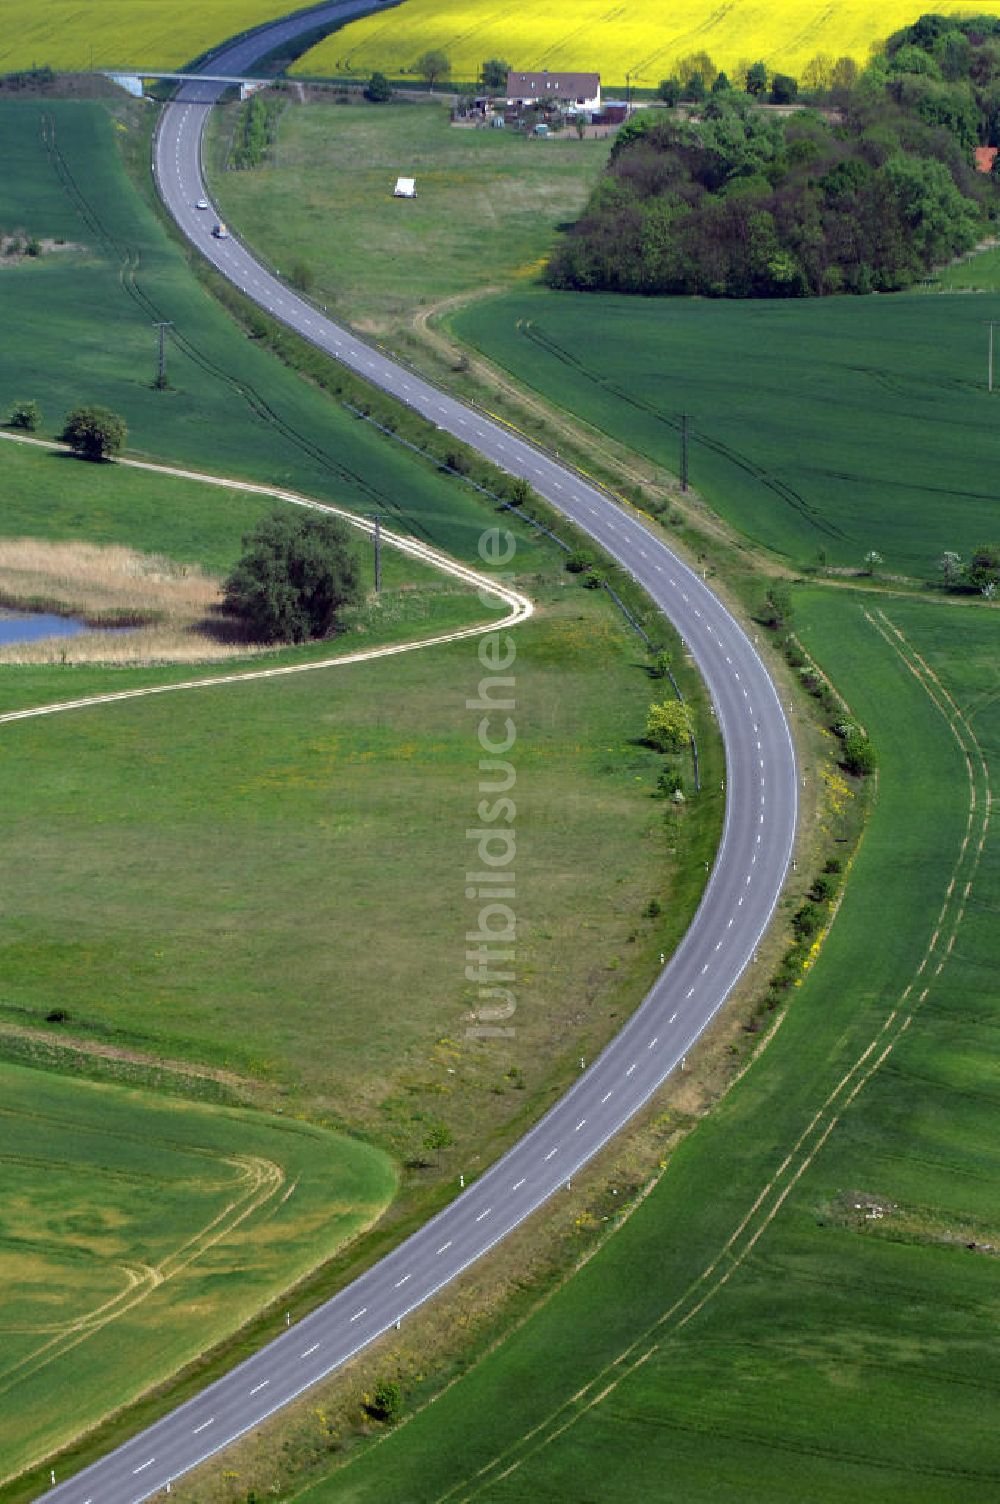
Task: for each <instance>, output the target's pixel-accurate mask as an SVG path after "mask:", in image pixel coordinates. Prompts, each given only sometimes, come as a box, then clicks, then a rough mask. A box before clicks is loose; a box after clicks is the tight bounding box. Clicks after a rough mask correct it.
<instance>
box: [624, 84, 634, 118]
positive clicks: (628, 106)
mask: <svg viewBox="0 0 1000 1504" xmlns="http://www.w3.org/2000/svg"><path fill="white" fill-rule="evenodd" d="M631 115H632V75H631V73H626V75H625V119H626V120H628V119H630V118H631Z"/></svg>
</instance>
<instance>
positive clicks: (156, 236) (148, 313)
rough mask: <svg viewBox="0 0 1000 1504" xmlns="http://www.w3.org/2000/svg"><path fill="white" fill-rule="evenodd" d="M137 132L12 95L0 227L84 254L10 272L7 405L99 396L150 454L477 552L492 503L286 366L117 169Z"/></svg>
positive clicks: (0, 118)
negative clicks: (165, 334)
mask: <svg viewBox="0 0 1000 1504" xmlns="http://www.w3.org/2000/svg"><path fill="white" fill-rule="evenodd" d="M138 130H139V126H138V125H137V124H136V115H135V113H134V111H133V110H132V109H131V108H130V107H129V108H124V107H123V109H122V112H121V118H120V119H119V120H118V122H117V125H115V124H113V122H112V120H111V118H110V117H109V113H108V111H107V110H105V109H104V108H103V107H102V106H100V105H96V104H84V103H66V102H58V101H56V102H53V103H51V104H48V103H47V104H44V105H43V104H40V103H39V102H38V101H0V131H2V135H3V140H4V143H5V147H6V150H7V153H8V160H7V168H6V170H5V172H4V174H3V178H2V180H0V224H11V225H13V224H16V225H21V226H23V227H24V228H25V229H26V230H27V231H29V232H30V233H32V234H36V235H38V236H39V237H45V236H48V237H52V238H56V237H59V236H62V237H64V238H65V239H66V240H67V241H69V242H72V243H74V244H78V245H80V246H82V247H83V248H84V249H83V250H81V251H80V252H78V253H74V252H66V251H64V252H59V253H53V254H52V255H50V256H46V257H42V258H39V259H38V260H37V261H31V260H28V261H26V262H24V263H23V264H21V265H19V266H9V267H4V268H3V269H2V277H0V318H2V321H3V329H4V338H3V340H2V341H0V415H3V416H6V413H7V412H8V411H9V409H10V405H11V404H12V403H13V402H14V401H15V399H17V398H21V397H33V398H35V399H36V400H37V401H38V402H39V403H40V405H41V407H42V411H43V415H44V420H45V421H44V430H45V432H46V433H54V432H56V431H58V429H59V428H60V427H61V426H62V419H63V417H64V415H65V413H66V412H67V411H68V410H69V409H70V408H71V407H73V406H75V405H77V404H78V403H80V402H83V401H92V402H101V403H104V404H105V405H107V406H109V407H112V408H114V409H115V410H116V411H118V412H120V413H122V415H123V416H124V417H125V418H126V420H127V422H128V425H129V441H128V442H129V448H130V449H131V450H132V451H134V452H136V453H138V454H141V455H145V456H148V457H152V458H156V459H166V460H169V461H170V462H171V463H173V464H190V465H195V466H199V467H201V468H206V469H211V470H213V471H215V472H216V473H218V474H229V475H233V474H235V475H241V476H246V477H247V478H248V479H251V480H255V481H265V482H270V483H271V484H275V485H288V486H291V487H293V488H295V489H298V490H301V491H305V492H306V493H307V494H309V495H313V496H317V497H319V498H320V499H327V500H332V501H336V502H338V503H339V504H341V505H345V506H348V507H350V508H352V509H353V510H356V511H360V512H364V513H366V514H371V513H372V512H374V511H379V512H381V513H382V515H383V518H384V519H385V521H386V523H387V525H391V526H396V527H398V528H400V529H401V530H403V531H409V532H416V533H418V534H419V535H420V536H422V537H424V538H426V539H427V540H428V541H431V542H434V543H436V544H437V545H438V546H439V547H442V548H445V549H446V550H448V551H449V552H451V553H454V554H458V555H459V556H461V557H466V558H469V559H472V558H474V557H475V555H476V544H477V541H478V538H479V534H480V532H481V530H482V526H483V516H484V512H483V507H482V504H481V503H480V502H479V501H478V500H477V499H476V498H475V497H474V495H473V493H472V492H471V491H470V490H469V489H468V488H467V487H464V486H462V485H461V484H460V483H459V482H457V481H454V480H451V479H449V478H448V477H446V476H445V475H443V474H441V473H438V472H435V471H434V470H433V469H431V468H430V467H429V466H428V467H425V466H423V465H420V464H415V463H414V462H413V460H412V459H411V457H410V456H409V455H408V454H407V453H406V452H405V451H404V450H403V449H402V448H401V447H400V446H398V445H395V444H393V443H391V442H389V441H387V440H386V439H384V438H383V437H382V436H381V435H379V434H378V433H377V432H375V431H374V430H372V429H371V428H370V427H369V426H368V425H366V424H363V423H359V422H358V420H357V419H356V418H355V417H353V416H351V415H350V414H349V413H347V412H346V411H344V410H343V408H341V407H340V406H339V405H338V404H337V403H336V402H334V401H331V400H330V398H329V397H327V396H325V395H324V394H322V393H321V392H320V391H318V390H317V389H315V388H314V387H312V386H310V385H309V384H307V383H306V382H305V381H303V380H302V379H301V378H300V377H298V376H297V375H295V374H294V373H293V372H292V371H291V370H290V369H288V368H287V367H285V366H283V365H281V364H280V363H279V362H278V361H276V360H274V359H273V358H272V357H271V356H270V355H269V354H268V353H267V352H266V351H264V350H263V349H261V348H259V347H258V346H257V344H256V343H255V342H254V341H253V340H251V339H248V338H247V336H246V335H245V334H243V333H242V332H241V331H240V330H239V329H238V328H236V327H235V325H234V324H233V323H232V321H231V320H230V318H229V317H228V316H227V314H226V313H224V312H223V310H222V309H221V308H220V307H219V305H218V304H217V303H216V302H215V301H214V300H213V299H212V297H211V296H210V295H209V294H208V293H207V292H206V291H205V290H204V289H203V288H202V287H200V286H199V285H198V283H197V282H196V281H195V279H194V278H193V277H192V276H191V273H190V271H189V269H188V267H187V265H186V263H185V260H184V257H183V255H182V253H181V251H180V250H179V249H178V248H177V247H176V246H175V245H174V244H173V243H172V242H171V241H170V240H169V239H168V238H167V236H166V234H165V233H164V231H163V229H162V227H161V225H160V224H159V222H158V221H157V219H156V217H155V215H154V214H153V213H152V212H151V210H149V209H148V208H147V207H146V206H145V204H144V203H143V202H142V201H141V200H140V199H139V197H138V196H137V195H136V194H135V193H134V191H133V190H132V187H131V185H130V183H129V180H128V178H127V176H126V174H125V171H124V169H123V167H122V163H121V160H120V158H119V155H118V151H117V149H116V145H115V135H116V133H117V134H119V135H122V136H128V135H129V132H137V131H138ZM43 131H44V132H45V136H43ZM53 131H54V136H55V146H52V141H51V138H52V133H53ZM47 142H48V144H47ZM206 233H207V231H206ZM154 318H165V319H171V320H172V321H173V324H174V331H173V334H172V336H171V344H170V347H169V350H168V376H169V379H170V381H171V383H172V387H173V390H170V391H167V392H159V391H156V390H155V389H154V387H153V381H154V378H155V375H156V333H155V330H154V329H153V328H152V323H151V321H152V320H153V319H154ZM265 396H266V406H265V405H262V401H261V399H263V398H264V397H265Z"/></svg>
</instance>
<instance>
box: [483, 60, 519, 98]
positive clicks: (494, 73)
mask: <svg viewBox="0 0 1000 1504" xmlns="http://www.w3.org/2000/svg"><path fill="white" fill-rule="evenodd" d="M510 71H511V68H510V63H508V62H506V61H505V59H504V58H502V57H490V58H487V59H486V62H485V63H484V64H483V66H482V69H481V73H480V76H481V78H482V81H483V88H484V89H493V90H494V91H501V90H503V91H505V90H506V88H507V74H508V73H509V72H510Z"/></svg>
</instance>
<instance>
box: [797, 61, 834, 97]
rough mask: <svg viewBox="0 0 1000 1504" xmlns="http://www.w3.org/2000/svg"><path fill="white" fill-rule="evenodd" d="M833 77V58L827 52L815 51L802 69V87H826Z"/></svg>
mask: <svg viewBox="0 0 1000 1504" xmlns="http://www.w3.org/2000/svg"><path fill="white" fill-rule="evenodd" d="M832 77H833V58H832V57H831V56H830V54H829V53H828V52H817V54H816V56H815V57H811V58H810V59H809V61H808V63H806V65H805V67H804V68H803V69H802V87H803V88H804V89H820V90H822V89H828V88H829V87H830V80H831V78H832Z"/></svg>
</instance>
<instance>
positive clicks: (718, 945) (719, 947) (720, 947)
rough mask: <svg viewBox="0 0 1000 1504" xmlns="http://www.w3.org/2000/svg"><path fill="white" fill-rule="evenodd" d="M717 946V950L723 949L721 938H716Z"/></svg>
mask: <svg viewBox="0 0 1000 1504" xmlns="http://www.w3.org/2000/svg"><path fill="white" fill-rule="evenodd" d="M715 948H716V950H721V949H722V941H721V940H716V942H715Z"/></svg>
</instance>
